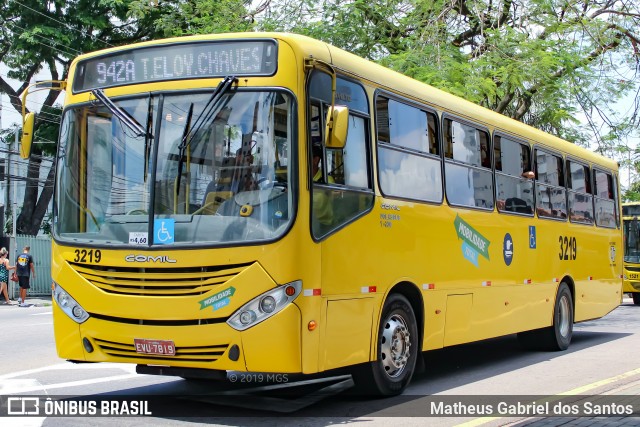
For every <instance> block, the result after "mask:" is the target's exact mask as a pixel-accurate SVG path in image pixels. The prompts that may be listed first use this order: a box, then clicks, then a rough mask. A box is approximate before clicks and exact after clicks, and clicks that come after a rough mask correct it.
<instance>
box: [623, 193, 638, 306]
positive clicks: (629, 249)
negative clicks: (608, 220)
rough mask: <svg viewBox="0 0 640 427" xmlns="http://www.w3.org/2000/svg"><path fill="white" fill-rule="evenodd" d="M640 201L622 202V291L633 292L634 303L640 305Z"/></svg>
mask: <svg viewBox="0 0 640 427" xmlns="http://www.w3.org/2000/svg"><path fill="white" fill-rule="evenodd" d="M639 216H640V202H629V203H623V204H622V224H623V230H624V240H623V242H624V282H623V286H622V292H625V293H629V294H631V297H632V298H633V303H634V304H635V305H640V227H639V226H638V217H639Z"/></svg>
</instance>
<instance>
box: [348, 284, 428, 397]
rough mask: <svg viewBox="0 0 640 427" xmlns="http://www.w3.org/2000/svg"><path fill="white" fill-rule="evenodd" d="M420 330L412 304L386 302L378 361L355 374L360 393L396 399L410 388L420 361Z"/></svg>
mask: <svg viewBox="0 0 640 427" xmlns="http://www.w3.org/2000/svg"><path fill="white" fill-rule="evenodd" d="M418 341H419V340H418V327H417V326H416V317H415V314H414V313H413V309H412V308H411V304H409V301H408V300H407V299H406V298H405V297H404V296H403V295H400V294H392V295H390V296H389V298H388V299H387V301H385V303H384V306H383V308H382V316H381V318H380V326H379V328H378V340H377V353H378V360H376V361H373V362H371V363H367V364H366V365H364V366H362V367H360V368H359V369H357V370H356V371H355V372H354V375H353V376H354V381H355V383H356V386H357V387H358V389H359V390H361V391H362V392H364V393H366V394H371V393H373V394H375V395H378V396H395V395H398V394H400V393H402V391H403V390H404V389H405V387H407V385H408V384H409V381H411V377H412V376H413V371H414V368H415V366H416V360H417V357H418V349H419V346H420V343H419V342H418Z"/></svg>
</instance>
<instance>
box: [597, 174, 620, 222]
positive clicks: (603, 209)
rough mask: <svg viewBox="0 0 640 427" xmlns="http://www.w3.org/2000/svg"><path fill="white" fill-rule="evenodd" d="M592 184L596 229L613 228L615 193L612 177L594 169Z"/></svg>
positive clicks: (615, 219)
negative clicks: (593, 185) (593, 188)
mask: <svg viewBox="0 0 640 427" xmlns="http://www.w3.org/2000/svg"><path fill="white" fill-rule="evenodd" d="M593 182H594V184H595V194H594V202H593V205H594V208H595V217H596V225H597V226H598V227H607V228H615V227H616V225H617V218H616V193H615V186H614V180H613V176H612V175H611V174H610V173H608V172H602V171H600V170H597V169H594V171H593Z"/></svg>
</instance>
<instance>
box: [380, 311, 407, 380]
mask: <svg viewBox="0 0 640 427" xmlns="http://www.w3.org/2000/svg"><path fill="white" fill-rule="evenodd" d="M410 348H411V335H410V334H409V328H407V322H406V321H405V320H404V318H402V316H399V315H397V314H394V315H392V316H391V317H389V319H388V320H387V322H386V323H385V324H384V330H383V332H382V345H381V346H380V356H381V360H382V366H383V368H384V370H385V372H386V373H387V375H389V376H390V377H392V378H393V377H397V376H399V375H400V374H402V372H404V369H405V367H406V366H407V362H408V361H409V355H410Z"/></svg>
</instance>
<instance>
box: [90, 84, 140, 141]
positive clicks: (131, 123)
mask: <svg viewBox="0 0 640 427" xmlns="http://www.w3.org/2000/svg"><path fill="white" fill-rule="evenodd" d="M91 93H92V94H93V96H95V97H96V99H98V101H100V102H102V103H103V104H104V106H105V107H107V108H108V109H109V111H111V113H112V114H113V115H114V116H116V117H117V118H118V119H119V120H120V121H121V122H122V123H124V124H125V125H126V126H127V127H128V128H129V129H131V130H132V131H134V132H135V135H136V136H146V134H147V131H146V130H145V128H144V127H142V125H141V124H140V123H138V121H137V120H136V119H135V118H134V117H133V116H132V115H131V114H129V113H127V112H126V111H125V110H123V109H122V108H120V107H118V106H117V105H116V104H115V103H114V102H113V101H112V100H110V99H109V98H108V97H107V95H105V94H104V91H103V90H102V89H93V90H92V91H91Z"/></svg>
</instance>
